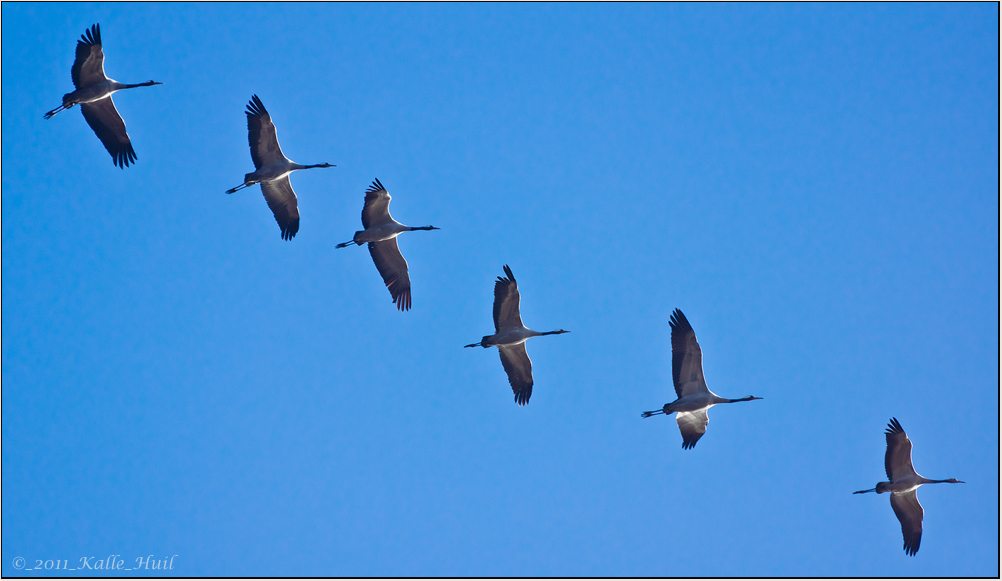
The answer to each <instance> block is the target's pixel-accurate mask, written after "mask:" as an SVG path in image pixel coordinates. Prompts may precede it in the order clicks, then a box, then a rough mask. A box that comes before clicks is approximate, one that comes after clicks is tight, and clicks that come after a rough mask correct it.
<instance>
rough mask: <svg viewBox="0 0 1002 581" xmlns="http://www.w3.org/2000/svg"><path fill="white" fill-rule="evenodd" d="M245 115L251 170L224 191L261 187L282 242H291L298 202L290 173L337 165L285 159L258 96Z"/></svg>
mask: <svg viewBox="0 0 1002 581" xmlns="http://www.w3.org/2000/svg"><path fill="white" fill-rule="evenodd" d="M245 113H246V114H247V141H248V142H249V143H250V150H251V160H253V161H254V171H253V172H251V173H249V174H246V175H244V183H242V184H240V185H239V186H236V187H234V188H230V189H228V190H226V193H227V194H232V193H234V192H237V191H239V190H242V189H244V188H249V187H250V186H253V185H254V184H261V191H262V192H263V193H264V199H265V201H267V202H268V207H269V208H271V213H272V214H274V215H275V221H276V222H278V227H279V228H280V229H281V230H282V240H292V239H293V238H295V236H296V232H299V203H298V201H297V200H296V192H294V191H292V183H291V182H290V181H289V174H290V173H292V172H294V171H297V170H301V169H313V168H315V167H337V166H333V165H331V164H329V163H318V164H314V165H300V164H298V163H296V162H294V161H292V160H290V159H289V158H287V157H285V154H284V153H282V147H281V146H280V145H279V144H278V133H277V131H276V130H275V124H274V123H272V122H271V115H270V114H269V113H268V110H267V109H265V108H264V103H262V102H261V99H259V98H258V96H257V95H252V96H251V100H250V103H248V104H247V111H245Z"/></svg>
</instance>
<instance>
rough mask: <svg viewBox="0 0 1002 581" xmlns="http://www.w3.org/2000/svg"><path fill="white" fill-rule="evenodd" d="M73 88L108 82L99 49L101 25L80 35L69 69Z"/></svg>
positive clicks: (94, 26) (102, 55) (102, 51)
mask: <svg viewBox="0 0 1002 581" xmlns="http://www.w3.org/2000/svg"><path fill="white" fill-rule="evenodd" d="M70 76H71V77H72V78H73V86H74V87H76V88H78V89H79V88H80V87H88V86H90V85H96V84H97V83H100V82H103V81H106V80H108V77H106V76H105V74H104V50H103V49H102V48H101V25H99V24H95V25H93V26H91V27H90V29H88V30H86V31H85V32H84V34H81V35H80V40H78V41H77V53H76V58H75V59H74V60H73V68H72V69H70Z"/></svg>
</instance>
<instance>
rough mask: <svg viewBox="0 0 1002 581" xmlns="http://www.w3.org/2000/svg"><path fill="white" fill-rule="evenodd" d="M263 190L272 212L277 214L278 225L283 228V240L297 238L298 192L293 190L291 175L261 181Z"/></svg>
mask: <svg viewBox="0 0 1002 581" xmlns="http://www.w3.org/2000/svg"><path fill="white" fill-rule="evenodd" d="M261 192H263V193H264V199H265V200H266V201H267V202H268V207H269V208H271V213H272V214H274V215H275V221H276V222H278V227H279V228H281V229H282V240H292V239H293V238H295V236H296V232H299V203H298V202H297V201H296V192H294V191H292V183H290V182H289V176H285V177H284V178H280V179H277V180H273V181H270V182H261Z"/></svg>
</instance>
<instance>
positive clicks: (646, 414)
mask: <svg viewBox="0 0 1002 581" xmlns="http://www.w3.org/2000/svg"><path fill="white" fill-rule="evenodd" d="M663 413H665V411H664V410H663V409H661V410H654V411H652V412H644V413H642V414H640V417H642V418H649V417H651V416H656V415H658V414H663Z"/></svg>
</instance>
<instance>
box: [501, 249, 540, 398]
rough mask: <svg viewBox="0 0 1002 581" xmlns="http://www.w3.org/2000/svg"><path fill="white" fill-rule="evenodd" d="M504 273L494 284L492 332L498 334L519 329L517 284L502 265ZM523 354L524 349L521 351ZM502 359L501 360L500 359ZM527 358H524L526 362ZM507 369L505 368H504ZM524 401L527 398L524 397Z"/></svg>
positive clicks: (520, 320)
mask: <svg viewBox="0 0 1002 581" xmlns="http://www.w3.org/2000/svg"><path fill="white" fill-rule="evenodd" d="M504 273H505V274H506V275H508V277H507V278H505V277H501V276H499V277H498V279H497V282H495V283H494V332H495V333H500V332H501V331H507V330H509V329H521V328H522V327H523V326H524V325H522V316H521V315H520V314H519V313H518V303H519V299H520V297H519V294H518V283H516V282H515V275H514V274H512V273H511V269H510V268H508V265H507V264H506V265H504ZM522 351H523V352H524V351H525V349H522ZM502 359H503V358H502ZM528 359H529V357H528V356H526V360H528ZM505 369H507V367H506V368H505ZM529 388H530V391H531V389H532V380H531V379H530V380H529ZM525 399H526V401H528V399H529V397H528V396H526V398H525Z"/></svg>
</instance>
